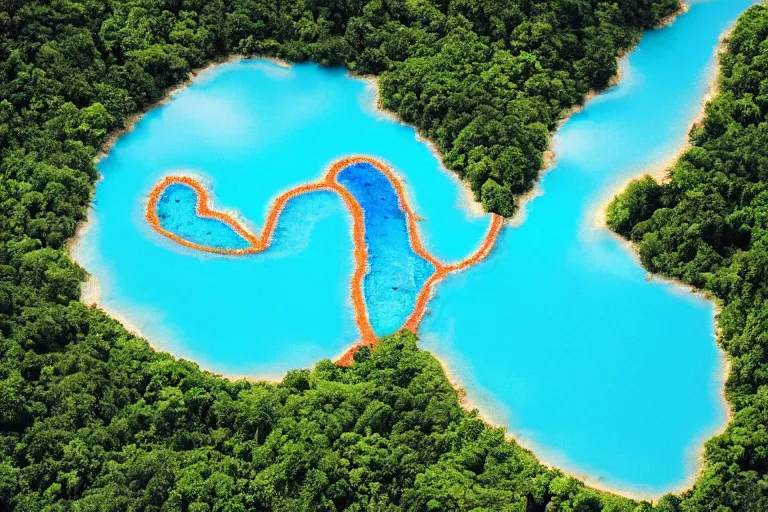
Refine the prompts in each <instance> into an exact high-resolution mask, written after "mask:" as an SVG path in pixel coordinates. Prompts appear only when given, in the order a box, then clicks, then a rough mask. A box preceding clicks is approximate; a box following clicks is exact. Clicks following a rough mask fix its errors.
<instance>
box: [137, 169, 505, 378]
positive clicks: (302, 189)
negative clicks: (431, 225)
mask: <svg viewBox="0 0 768 512" xmlns="http://www.w3.org/2000/svg"><path fill="white" fill-rule="evenodd" d="M358 163H366V164H369V165H371V166H372V167H374V168H376V170H378V171H379V172H380V173H381V174H382V175H384V176H385V177H386V178H387V179H388V180H389V182H390V184H391V185H392V188H393V189H394V191H395V194H396V195H397V201H398V206H399V207H400V209H401V210H402V211H403V212H404V213H405V217H406V222H407V229H408V238H409V241H410V244H411V249H412V250H413V252H414V253H416V254H417V255H419V256H420V257H422V258H423V259H424V260H426V261H428V262H429V263H431V264H432V265H434V267H435V272H434V273H433V274H432V275H431V276H430V277H429V279H428V280H427V281H426V283H424V286H422V288H421V290H420V291H419V293H418V295H417V298H416V303H415V305H414V308H413V311H412V312H411V314H410V315H409V317H408V319H407V320H406V322H405V325H404V326H403V328H405V329H408V330H410V331H413V332H416V329H417V328H418V326H419V323H421V320H422V319H423V318H424V315H425V314H426V311H427V303H428V302H429V299H430V296H431V294H432V289H433V288H434V285H435V284H436V283H438V282H439V281H440V280H442V279H443V278H444V277H445V276H446V275H448V274H449V273H451V272H459V271H461V270H464V269H466V268H469V267H471V266H472V265H475V264H476V263H478V262H480V261H482V260H484V259H485V258H487V257H488V255H489V254H490V252H491V250H492V249H493V247H494V245H495V243H496V240H497V238H498V235H499V233H500V232H501V229H502V227H503V226H504V218H503V217H500V216H498V215H495V214H492V220H491V225H490V227H489V229H488V232H487V233H486V235H485V237H484V238H483V241H482V242H481V244H480V246H479V247H478V248H477V250H476V251H475V252H474V253H473V254H472V255H470V256H469V257H467V258H466V259H464V260H461V261H459V262H456V263H451V264H447V263H443V262H441V261H439V260H438V259H437V258H436V257H435V256H434V255H433V254H431V253H430V252H429V251H427V249H426V248H425V247H424V244H423V243H422V241H421V235H420V233H419V229H418V225H417V221H418V219H419V217H418V216H417V215H416V213H415V212H414V211H413V210H412V208H411V206H410V205H409V204H408V201H407V200H406V195H405V189H404V187H403V184H402V183H401V182H400V180H399V179H398V178H397V177H396V176H395V174H394V173H393V172H392V170H391V169H390V168H389V167H387V166H386V165H385V164H383V163H382V162H380V161H378V160H375V159H373V158H370V157H365V156H352V157H346V158H342V159H340V160H337V161H335V162H334V163H333V164H331V166H330V168H329V169H328V171H327V172H326V174H325V175H324V176H323V178H321V179H320V180H318V181H316V182H312V183H306V184H304V185H299V186H298V187H295V188H292V189H290V190H288V191H287V192H285V193H283V194H281V195H279V196H278V197H277V198H276V199H275V201H274V203H273V204H272V206H271V207H270V209H269V214H268V215H267V220H266V222H265V223H264V227H263V228H262V230H261V234H259V235H256V234H253V233H251V232H250V231H249V230H248V229H246V228H245V227H244V226H243V225H242V224H241V223H240V221H238V220H237V219H236V218H235V217H233V216H232V215H229V214H227V213H224V212H221V211H216V210H214V209H213V208H212V207H211V196H210V193H209V192H208V190H207V189H206V188H205V187H204V186H203V185H202V184H201V183H200V182H199V181H198V180H197V179H196V178H194V177H191V176H166V177H165V178H164V179H163V180H162V181H161V182H160V183H158V184H157V185H156V186H155V187H154V188H153V189H152V191H151V192H150V194H149V198H148V201H147V207H146V217H147V220H148V221H149V224H150V225H151V226H152V228H153V229H155V231H157V232H158V233H160V234H161V235H163V236H165V237H167V238H170V239H171V240H173V241H174V242H176V243H178V244H180V245H183V246H185V247H188V248H190V249H195V250H199V251H205V252H210V253H214V254H223V255H228V256H242V255H247V254H256V253H259V252H263V251H265V250H267V249H268V248H269V246H270V244H271V242H272V236H273V235H274V231H275V227H276V226H277V221H278V220H279V218H280V215H281V213H282V212H283V210H284V208H285V205H286V204H287V203H288V201H290V200H291V199H293V198H295V197H298V196H300V195H302V194H308V193H311V192H317V191H321V190H324V191H330V192H334V193H336V194H338V195H339V197H340V198H341V199H342V200H343V201H344V204H345V205H346V206H347V208H348V209H349V212H350V214H351V216H352V240H353V244H354V250H353V252H354V254H353V256H354V261H355V270H354V272H353V274H352V282H351V284H350V292H351V296H352V305H353V308H354V314H355V323H356V324H357V327H358V329H359V331H360V334H361V340H360V341H358V342H357V343H355V344H354V345H353V346H352V347H351V348H350V349H349V350H347V351H346V352H345V353H344V354H343V355H342V356H341V357H340V358H339V359H338V360H337V364H339V365H343V366H346V365H349V364H351V363H352V361H353V358H354V355H355V352H357V350H358V349H359V348H360V347H362V346H373V345H375V344H376V342H377V339H376V335H375V334H374V331H373V327H372V326H371V322H370V319H369V317H368V311H367V308H366V304H365V295H364V292H363V282H364V279H365V275H366V274H367V272H368V247H367V244H366V243H365V224H364V212H363V208H362V207H361V206H360V203H358V201H357V200H356V199H355V197H354V196H353V195H352V194H351V193H350V192H349V191H348V190H347V189H346V188H344V187H343V186H342V185H341V184H339V182H338V181H337V176H338V174H339V173H340V172H341V171H342V170H343V169H345V168H347V167H349V166H351V165H354V164H358ZM177 183H182V184H184V185H187V186H189V187H191V188H192V189H194V191H195V192H196V194H197V203H196V205H195V214H196V215H197V216H198V217H200V218H208V219H216V220H218V221H220V222H223V223H225V224H226V225H228V226H229V227H230V228H232V229H233V230H234V231H235V232H236V233H237V234H238V235H240V236H242V237H243V238H244V239H245V240H246V241H247V242H248V243H249V244H250V245H249V246H248V247H246V248H244V249H221V248H218V247H211V246H207V245H202V244H198V243H195V242H191V241H189V240H187V239H185V238H183V237H181V236H179V235H177V234H175V233H173V232H171V231H168V230H166V229H165V228H163V227H162V225H161V224H160V218H159V217H158V215H157V205H158V201H159V200H160V197H161V196H162V194H163V192H164V191H165V190H166V189H167V188H168V187H169V186H170V185H173V184H177Z"/></svg>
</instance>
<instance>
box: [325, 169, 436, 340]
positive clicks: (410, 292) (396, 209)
mask: <svg viewBox="0 0 768 512" xmlns="http://www.w3.org/2000/svg"><path fill="white" fill-rule="evenodd" d="M337 180H338V182H339V183H340V184H341V185H342V186H344V188H346V189H347V190H349V191H350V192H351V193H352V195H353V196H354V197H355V199H357V201H358V203H360V206H361V207H362V208H363V212H364V213H363V217H364V219H365V243H366V245H367V246H368V273H367V274H366V276H365V280H364V283H363V291H364V293H365V303H366V306H367V308H368V317H369V319H370V321H371V326H372V327H373V332H374V333H376V335H377V336H384V335H387V334H392V333H393V332H395V331H397V330H398V329H400V328H401V327H402V326H403V324H404V323H405V321H406V319H407V318H408V316H409V315H410V313H411V311H413V307H414V305H415V303H416V295H418V293H419V291H420V290H421V288H422V286H423V285H424V283H425V282H426V281H427V279H429V276H431V275H432V274H433V273H434V272H435V267H434V265H432V264H431V263H429V262H428V261H426V260H424V259H423V258H422V257H421V256H419V255H417V254H415V253H414V252H413V250H412V249H411V242H410V239H409V237H408V231H407V224H406V216H405V212H403V210H402V209H401V208H400V206H399V204H398V202H397V195H396V193H395V190H394V188H392V185H391V184H390V182H389V180H388V179H387V177H386V176H384V175H383V174H381V173H380V172H379V171H378V169H376V168H375V167H373V166H371V165H370V164H367V163H359V164H356V165H351V166H349V167H346V168H345V169H343V170H342V171H341V172H340V173H339V174H338V178H337Z"/></svg>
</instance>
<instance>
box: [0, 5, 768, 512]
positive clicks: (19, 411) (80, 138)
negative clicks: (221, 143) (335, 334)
mask: <svg viewBox="0 0 768 512" xmlns="http://www.w3.org/2000/svg"><path fill="white" fill-rule="evenodd" d="M676 7H677V1H676V0H620V1H599V0H546V1H545V0H513V1H510V2H498V1H495V0H407V1H403V0H344V1H330V0H298V1H284V0H125V1H118V0H79V1H75V0H56V1H52V2H51V1H48V2H43V1H34V0H5V1H4V2H2V3H1V4H0V510H23V511H37V510H47V511H64V510H77V511H84V512H85V511H118V510H135V511H158V512H159V511H177V510H178V511H190V512H203V511H240V510H263V511H267V510H273V511H291V512H293V511H301V510H318V511H321V510H322V511H332V510H349V511H377V512H378V511H383V512H386V511H395V510H414V511H416V510H419V511H421V510H424V511H427V510H434V511H445V510H474V511H476V512H480V511H520V512H523V511H525V512H537V511H539V510H541V509H542V508H543V506H544V504H545V503H546V501H547V500H548V499H549V496H550V495H551V494H553V493H554V494H558V495H559V496H560V497H561V498H562V499H561V503H562V509H563V511H596V510H599V509H601V508H604V509H605V510H610V511H627V512H628V511H631V510H638V511H639V510H646V509H647V504H639V505H638V504H635V503H633V502H630V501H628V500H625V499H622V498H619V497H615V496H610V495H607V494H603V493H598V492H596V491H594V490H589V489H585V488H584V487H583V486H582V485H581V484H580V483H579V482H577V481H576V480H573V479H570V478H566V477H564V476H562V475H561V474H560V473H558V472H556V471H550V470H547V469H545V468H543V467H542V466H540V465H539V464H538V463H537V462H536V460H535V459H534V458H533V456H532V455H531V454H530V453H529V452H527V451H525V450H523V449H521V448H520V447H519V446H518V445H517V444H515V443H513V442H508V441H505V440H504V438H503V433H502V431H500V430H494V429H489V428H487V427H486V426H485V425H484V424H483V423H482V422H481V421H479V420H478V419H477V418H476V416H475V415H474V414H468V413H466V412H464V411H463V410H462V409H461V408H460V407H459V405H458V402H457V399H456V394H455V392H454V391H453V390H452V389H451V388H450V386H449V385H448V383H447V381H446V379H445V377H444V375H443V374H442V372H441V371H440V368H439V366H438V364H437V363H436V361H435V360H434V359H433V358H432V357H431V356H429V355H428V354H426V353H424V352H420V351H418V350H417V349H416V346H415V340H414V339H413V336H411V335H407V334H401V335H398V336H395V337H392V338H390V339H387V340H385V341H384V342H383V343H382V345H381V346H380V348H378V349H376V350H375V351H373V352H371V351H367V350H366V351H361V352H360V354H358V356H357V362H356V363H355V365H353V367H352V368H350V369H343V368H338V367H336V366H335V365H333V364H332V363H331V362H330V361H322V362H320V363H319V364H318V365H317V367H316V368H315V369H314V370H313V371H307V370H299V371H294V372H291V373H289V374H288V375H287V376H286V377H285V379H284V380H283V382H282V383H281V384H278V385H273V384H265V383H247V382H230V381H227V380H224V379H221V378H219V377H217V376H214V375H211V374H208V373H205V372H202V371H200V370H199V369H198V368H197V366H196V365H194V364H192V363H189V362H185V361H177V360H174V359H173V358H171V357H170V356H168V355H167V354H159V353H156V352H154V351H152V350H151V349H150V348H149V346H148V345H147V343H146V342H145V341H143V340H139V339H136V338H134V337H133V336H131V335H129V334H128V333H126V332H125V330H124V329H123V328H122V327H120V326H119V325H118V324H117V323H115V322H114V321H112V320H110V319H109V318H107V317H106V316H105V315H104V314H103V313H101V312H100V311H98V310H95V309H89V308H86V307H85V306H84V305H83V304H82V303H80V302H78V297H79V285H80V283H81V282H82V280H83V279H84V273H83V271H82V270H81V269H79V268H78V267H76V266H75V265H74V264H73V263H72V262H71V261H70V260H69V258H68V257H67V256H66V254H65V252H64V243H65V241H66V240H67V239H68V238H70V237H71V236H72V235H73V234H74V232H75V227H76V225H77V222H79V221H82V220H84V218H85V212H86V206H87V204H88V202H89V199H90V198H91V195H92V193H93V184H94V182H95V180H96V177H97V171H96V168H95V166H94V163H93V162H94V157H95V156H96V155H97V153H98V151H99V150H100V149H101V146H102V144H103V143H104V141H105V139H106V137H107V136H108V134H110V133H113V132H114V131H115V130H117V129H121V128H123V127H125V124H126V121H127V119H128V118H129V116H131V115H132V114H135V113H136V112H139V111H141V110H143V109H146V108H148V107H149V106H151V105H152V104H153V103H154V102H156V101H158V100H159V99H161V98H162V97H163V95H164V94H165V92H166V91H167V90H168V88H170V87H172V86H174V85H177V84H178V83H179V82H181V81H182V80H184V79H185V78H187V76H188V74H189V72H190V71H191V70H193V69H195V68H198V67H201V66H204V65H206V64H209V63H211V62H213V61H215V60H216V59H219V58H223V57H225V56H227V55H230V54H233V53H238V54H266V55H272V56H279V57H283V58H286V59H289V60H296V61H302V60H314V61H318V62H320V63H322V64H326V65H337V64H338V65H346V66H347V67H349V68H350V69H352V70H355V71H358V72H361V73H376V74H380V76H381V92H382V101H383V102H384V104H385V105H386V106H387V107H389V108H391V109H393V110H394V111H395V112H396V113H398V114H399V115H400V116H401V117H402V118H403V119H405V120H407V121H408V122H411V123H414V124H415V125H416V126H417V127H418V128H419V129H420V130H421V131H422V132H423V133H424V134H426V135H428V136H429V137H431V138H433V139H434V140H435V141H436V143H437V144H438V146H439V148H440V149H441V150H442V151H443V152H444V153H445V155H446V157H445V159H446V163H447V165H448V166H449V167H451V168H452V169H455V170H456V171H458V172H459V173H460V174H461V175H462V176H463V177H464V178H465V179H466V180H467V181H468V182H469V184H470V185H471V187H472V190H473V191H474V192H475V194H476V195H477V197H478V199H480V200H482V202H483V204H484V205H485V206H486V208H488V209H489V210H492V211H497V212H500V213H503V214H504V215H511V214H512V213H513V212H514V209H515V197H516V196H517V195H519V194H521V193H523V192H525V191H527V190H528V189H529V188H530V187H531V185H532V183H533V181H534V180H535V179H536V176H537V174H538V172H539V168H540V167H541V161H542V157H541V155H542V150H544V148H545V147H546V145H547V140H548V136H549V133H548V132H549V131H550V130H551V129H552V128H553V127H554V126H555V123H556V121H557V119H558V117H559V116H561V115H562V113H563V112H564V111H566V110H567V109H569V108H570V107H572V106H573V105H575V104H578V103H579V102H581V101H582V99H583V96H584V93H585V92H586V91H588V90H590V89H594V88H601V87H604V86H605V85H606V84H607V82H608V79H609V77H610V76H611V75H612V74H613V73H614V72H615V69H616V59H615V58H616V55H617V53H618V52H620V51H621V50H622V49H625V48H628V47H629V46H631V44H632V43H633V42H634V41H635V40H636V39H637V37H638V35H639V34H640V32H641V30H642V29H643V28H647V27H650V26H652V25H653V24H654V23H656V22H657V21H658V20H659V19H660V18H661V17H663V16H664V15H666V14H668V13H669V12H671V11H673V10H674V9H675V8H676ZM739 80H741V79H739ZM750 80H751V78H750ZM755 98H757V95H755ZM755 102H756V103H755V104H756V105H757V104H760V103H757V102H758V100H757V99H755ZM738 111H739V112H740V114H739V115H741V116H742V117H744V118H750V117H754V116H756V115H757V114H756V111H755V109H754V108H753V107H752V106H751V105H747V104H745V105H743V106H739V107H738ZM718 129H719V128H718V127H717V126H714V125H712V126H711V127H710V128H709V130H710V131H712V130H715V131H716V130H718ZM646 214H647V212H646V211H645V210H641V212H640V213H637V215H646ZM763 321H766V320H765V319H764V318H763V317H762V316H759V315H757V316H755V317H754V318H750V320H749V321H748V325H751V326H752V329H753V331H754V332H761V331H759V329H760V327H761V325H762V322H763ZM740 332H742V331H740ZM749 332H752V331H746V330H745V331H743V333H746V334H743V336H749V334H748V333H749ZM732 339H733V340H737V339H741V338H737V337H732ZM734 343H739V344H740V346H743V349H742V350H744V351H749V350H751V345H750V343H749V338H744V339H741V341H734ZM750 357H752V358H753V359H754V360H756V361H759V360H760V358H761V357H764V354H761V353H755V354H752V355H751V356H750ZM745 378H746V377H745ZM750 378H752V377H751V376H750ZM754 378H761V377H760V376H755V377H754ZM747 385H748V384H747ZM750 407H753V409H746V408H745V409H743V410H742V411H740V413H739V414H752V415H758V416H759V414H761V412H760V411H762V410H764V409H759V408H757V409H754V407H758V402H754V403H750ZM744 411H748V412H744ZM750 411H751V412H750ZM749 432H753V431H752V430H750V431H749ZM737 434H738V433H734V434H733V435H737ZM750 442H752V443H753V446H758V445H759V443H760V442H761V439H760V438H759V437H758V436H753V437H752V438H751V441H750ZM712 449H714V448H712ZM724 449H727V447H726V448H724ZM730 457H732V458H738V457H739V455H738V454H731V455H730ZM728 467H729V468H731V467H736V466H734V465H730V466H728ZM729 470H730V469H729ZM741 485H747V483H744V484H741Z"/></svg>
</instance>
